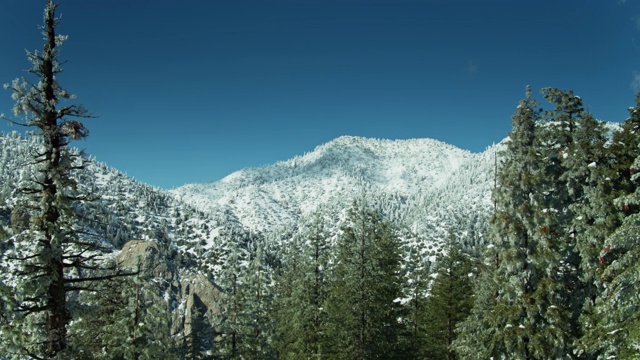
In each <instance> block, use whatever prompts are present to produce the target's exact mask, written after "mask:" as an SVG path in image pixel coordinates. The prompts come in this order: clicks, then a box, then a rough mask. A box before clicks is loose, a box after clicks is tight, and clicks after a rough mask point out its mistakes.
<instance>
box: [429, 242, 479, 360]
mask: <svg viewBox="0 0 640 360" xmlns="http://www.w3.org/2000/svg"><path fill="white" fill-rule="evenodd" d="M455 240H456V239H455V238H454V236H453V234H452V235H451V237H450V239H449V243H448V244H447V247H446V251H447V254H446V255H445V256H444V257H442V258H441V259H440V260H439V261H438V270H437V272H436V277H435V279H434V281H433V284H432V285H431V290H430V291H429V297H428V298H427V301H426V309H427V311H426V319H428V321H429V323H428V325H427V326H426V329H425V333H426V339H425V340H424V341H425V343H426V346H425V348H426V349H425V350H426V351H425V354H421V356H420V358H429V359H444V360H454V359H457V358H458V357H457V355H456V352H455V351H454V349H453V347H452V344H453V341H454V340H455V338H456V336H457V334H456V332H455V329H456V326H457V324H458V323H460V322H461V321H463V320H465V319H466V318H467V316H468V315H469V313H470V311H471V307H472V306H473V284H472V282H471V280H472V278H471V276H472V263H471V259H470V258H469V256H468V255H467V254H465V253H464V252H463V251H462V249H461V247H460V245H458V244H457V243H456V242H455Z"/></svg>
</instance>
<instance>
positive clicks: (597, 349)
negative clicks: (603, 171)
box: [580, 95, 640, 359]
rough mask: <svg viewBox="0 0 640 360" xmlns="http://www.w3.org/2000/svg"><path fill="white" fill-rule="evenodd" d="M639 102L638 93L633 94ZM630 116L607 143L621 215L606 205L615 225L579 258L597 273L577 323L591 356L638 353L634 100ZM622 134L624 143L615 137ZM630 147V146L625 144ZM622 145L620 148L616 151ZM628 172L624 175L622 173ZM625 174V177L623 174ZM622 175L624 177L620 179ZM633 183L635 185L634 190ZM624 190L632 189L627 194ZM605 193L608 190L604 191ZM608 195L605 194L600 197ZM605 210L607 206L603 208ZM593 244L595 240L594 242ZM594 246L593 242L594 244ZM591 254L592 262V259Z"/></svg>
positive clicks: (639, 111) (639, 166) (639, 216)
mask: <svg viewBox="0 0 640 360" xmlns="http://www.w3.org/2000/svg"><path fill="white" fill-rule="evenodd" d="M636 100H637V102H638V104H640V101H638V100H640V95H639V96H637V97H636ZM630 115H631V116H630V117H629V119H627V120H626V121H625V124H624V125H623V127H622V131H621V132H620V133H619V134H617V136H616V135H614V137H613V144H612V147H613V148H614V149H615V150H618V151H619V152H617V153H616V154H615V156H616V159H617V161H616V162H614V163H613V164H614V166H613V167H612V169H613V171H616V170H617V171H619V172H621V173H622V174H621V175H622V176H621V178H622V179H621V180H618V181H616V182H614V184H617V185H614V187H615V188H616V189H615V190H614V192H613V194H617V195H618V196H617V197H616V198H615V199H614V200H613V204H614V205H615V206H616V208H617V209H618V210H617V214H619V215H622V216H623V217H622V222H621V223H619V222H618V220H619V218H618V217H616V216H615V215H616V211H615V210H611V213H610V215H609V216H610V217H612V218H613V219H614V222H613V224H614V225H617V224H618V223H619V226H618V227H617V228H614V229H613V230H612V229H611V228H607V231H606V232H604V233H603V234H604V235H608V236H607V237H606V238H605V239H604V242H603V243H602V244H600V245H601V246H602V247H601V248H600V249H598V248H594V249H591V251H590V252H589V254H590V255H591V256H590V258H588V259H587V258H586V257H585V259H584V264H585V266H590V267H595V269H594V270H593V271H592V273H593V274H595V275H597V276H599V278H596V279H594V282H595V286H594V287H595V288H596V289H597V290H598V292H597V296H596V298H595V301H593V307H592V308H589V309H588V310H589V311H588V312H585V314H584V315H583V318H582V320H583V321H582V323H583V326H584V328H585V332H584V336H583V338H582V339H581V342H580V345H581V350H582V351H583V352H584V353H587V354H593V357H594V358H596V357H597V358H602V359H605V358H606V359H611V358H616V359H618V358H619V359H628V358H637V357H640V316H639V312H638V308H639V307H640V299H639V298H638V294H639V293H640V287H639V286H638V279H639V278H640V251H639V250H638V249H640V238H639V237H638V233H639V230H640V227H639V226H638V224H639V220H640V213H639V212H638V210H639V209H640V191H639V190H638V184H640V177H639V176H638V171H640V155H639V154H640V149H638V147H637V146H638V144H639V140H640V137H639V136H638V133H637V131H638V129H640V127H639V126H638V124H640V105H637V106H636V107H635V108H631V109H630ZM620 139H625V140H626V142H627V143H626V144H620V143H619V142H618V141H619V140H620ZM629 145H632V146H635V149H632V148H629V147H628V146H629ZM620 150H626V151H620ZM633 154H634V155H635V156H636V158H635V161H634V162H633V164H632V165H631V166H630V168H629V169H628V170H627V169H625V168H626V167H627V166H628V159H629V158H630V157H631V156H633ZM626 174H629V175H626ZM625 175H626V176H625ZM627 176H628V179H629V181H628V182H626V181H625V180H626V178H627ZM634 188H635V189H634ZM629 191H632V192H630V193H629ZM610 196H611V195H610ZM605 199H606V200H609V199H608V198H605ZM606 210H610V209H605V211H606ZM595 245H596V246H597V245H598V244H597V243H596V244H595ZM594 247H595V246H594ZM596 256H597V264H596V263H594V261H595V259H594V258H595V257H596Z"/></svg>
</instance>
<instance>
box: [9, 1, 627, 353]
mask: <svg viewBox="0 0 640 360" xmlns="http://www.w3.org/2000/svg"><path fill="white" fill-rule="evenodd" d="M56 7H57V5H56V4H54V3H53V2H52V1H51V0H48V1H47V6H46V9H45V16H44V24H43V26H42V31H43V35H44V37H45V45H44V47H43V49H42V51H41V52H33V53H29V54H28V58H29V60H30V61H31V64H32V66H33V67H32V69H31V70H30V73H31V74H32V75H33V76H34V77H35V79H36V81H28V80H24V79H18V80H15V81H14V82H12V83H11V84H9V85H7V88H9V89H10V90H11V91H12V92H13V95H12V96H13V99H14V100H15V102H16V105H15V107H14V109H13V110H14V111H13V113H14V117H13V118H5V120H7V121H9V122H11V123H14V124H18V125H24V126H26V127H28V128H30V129H32V131H31V132H29V135H28V137H29V140H24V139H22V138H21V137H20V136H17V135H12V136H3V138H2V141H3V144H4V145H5V146H6V148H8V149H13V150H15V151H16V153H12V154H9V155H6V153H3V154H4V155H3V157H2V159H0V161H2V164H3V168H7V167H8V165H7V164H9V163H10V162H11V161H12V160H13V159H15V158H20V159H25V163H23V164H21V165H22V167H21V168H20V169H19V170H18V171H17V173H18V175H19V181H17V182H15V183H12V184H9V182H13V180H9V179H13V178H10V177H8V175H7V173H5V172H4V171H3V172H2V173H0V175H1V176H0V179H2V181H3V184H2V187H1V189H0V190H1V191H0V195H1V196H2V200H3V201H4V202H5V204H3V205H2V207H0V210H1V213H0V219H1V220H2V226H1V227H0V240H1V242H0V266H1V273H0V359H4V358H6V359H28V358H33V359H52V358H55V359H159V358H163V359H172V358H175V359H447V360H451V359H489V358H493V359H565V358H575V359H618V358H619V359H629V358H638V357H640V319H639V314H640V312H639V310H638V307H639V306H640V297H639V296H638V294H640V291H639V290H640V289H638V287H639V286H640V285H639V282H638V279H639V278H640V263H639V260H640V253H639V251H640V250H639V249H640V246H639V245H640V244H638V242H639V241H640V239H639V237H638V234H639V233H640V232H639V231H638V230H639V229H638V227H639V226H640V215H639V214H640V188H638V185H639V184H640V150H639V146H640V133H639V130H640V95H639V96H638V97H637V98H636V102H637V103H636V106H635V107H632V108H630V109H629V118H628V119H626V120H625V121H624V122H623V123H622V124H621V125H619V126H618V125H612V124H606V123H603V122H601V121H599V120H597V119H596V118H595V117H594V115H592V114H591V113H590V112H589V111H588V110H585V106H584V102H583V100H582V99H581V98H580V97H578V96H576V95H575V94H574V93H573V92H572V91H570V90H559V89H555V88H544V89H542V90H541V97H542V99H543V100H544V101H545V106H542V105H541V104H540V103H539V102H538V101H537V100H535V98H534V95H533V92H532V90H531V89H530V88H529V87H527V88H526V91H525V96H524V99H523V100H522V101H520V103H519V104H517V106H516V108H515V111H514V114H513V116H512V130H511V132H510V133H509V134H508V138H507V141H506V142H505V143H504V144H503V146H501V149H502V150H501V151H500V153H499V154H498V156H497V157H496V163H495V168H496V171H495V174H493V175H494V181H495V185H494V189H493V193H492V201H493V209H492V212H491V214H490V219H488V222H487V224H486V229H487V233H486V234H484V235H482V236H480V235H481V233H482V232H483V231H484V230H483V229H482V230H478V231H469V229H467V228H465V229H459V228H455V226H451V227H450V228H449V229H447V231H448V235H447V236H446V239H445V241H442V243H441V244H440V245H439V246H441V248H440V249H438V251H435V252H433V251H431V249H429V250H428V251H427V249H424V248H421V246H420V245H416V244H423V243H420V242H415V241H412V240H415V239H412V237H415V236H414V235H411V234H410V232H408V231H407V229H406V228H402V227H400V226H397V224H396V223H394V222H393V221H392V220H393V219H392V218H393V217H394V216H395V217H398V216H400V215H398V214H396V213H394V212H393V210H392V209H391V208H390V207H389V206H387V205H388V202H385V201H381V199H380V198H378V197H376V196H375V194H369V193H367V192H366V191H363V192H362V194H359V195H358V196H356V200H354V201H352V202H350V203H349V204H348V205H347V207H346V208H345V209H344V211H341V212H338V213H335V212H330V211H324V209H322V208H319V209H318V210H316V211H315V212H314V213H313V214H312V215H311V216H307V219H305V221H300V222H297V223H295V224H293V225H291V226H286V227H282V228H278V229H274V230H273V231H271V232H270V235H269V236H263V235H260V234H255V233H251V232H248V231H244V230H243V229H242V227H241V226H239V225H237V224H235V223H234V222H233V221H230V220H229V218H228V217H225V216H223V215H214V214H206V213H203V212H201V211H198V210H195V209H192V208H188V207H181V208H180V210H178V208H172V207H171V203H172V201H175V200H172V199H170V198H169V196H168V195H167V196H166V197H163V196H158V195H157V194H156V193H155V192H154V191H152V190H151V189H149V188H147V187H145V186H143V185H136V188H135V189H136V190H135V191H136V192H135V196H130V195H123V196H122V198H117V197H116V196H114V195H111V197H112V198H111V199H106V200H105V199H104V197H102V198H101V197H100V196H96V194H95V193H94V192H95V189H93V188H91V187H89V186H88V185H87V184H88V183H89V181H88V180H86V179H85V178H84V176H87V175H86V174H87V172H86V171H87V169H91V171H92V172H93V176H94V177H102V178H106V177H109V180H108V181H107V182H109V183H111V185H112V186H117V184H119V182H118V181H119V180H118V178H119V177H121V175H117V174H116V175H114V174H110V173H108V172H106V170H104V169H102V168H101V167H99V166H96V165H95V164H93V163H92V162H90V161H89V160H88V159H87V157H85V156H84V154H82V153H81V152H79V151H77V150H75V149H74V148H72V147H70V144H71V142H72V141H74V140H79V139H82V138H84V137H86V136H87V135H88V131H87V130H86V129H85V127H84V125H83V123H82V122H81V121H80V120H81V119H84V118H87V117H91V114H90V113H89V112H88V111H87V110H85V109H84V108H83V107H81V106H79V105H75V104H73V103H72V100H73V97H72V96H71V95H70V94H69V93H68V92H67V91H66V90H64V89H63V88H62V87H61V86H60V85H59V83H58V76H57V75H58V74H59V73H61V72H62V69H61V68H60V62H59V60H58V58H59V52H58V47H59V46H60V45H61V44H62V43H63V42H64V40H65V37H64V36H61V35H58V34H57V33H56V26H57V24H58V21H59V19H58V18H56V16H55V10H56ZM25 143H26V144H27V145H28V146H27V147H24V148H23V147H20V146H22V145H20V146H18V144H25ZM7 144H9V145H7ZM19 149H24V150H20V151H19V153H18V150H19ZM5 165H7V166H5ZM101 169H102V170H101ZM103 170H104V171H105V172H104V173H102V172H100V171H103ZM85 180H86V181H85ZM122 191H123V194H124V191H125V190H124V189H122ZM104 201H111V202H108V204H111V205H109V206H108V207H101V206H100V205H99V204H104ZM407 201H409V200H407ZM410 201H414V202H415V201H417V200H416V199H412V200H410ZM125 204H126V205H125ZM134 207H140V208H145V209H153V210H152V211H151V210H150V212H154V213H155V214H156V215H151V214H150V213H149V214H145V215H140V214H138V215H136V219H135V220H134V219H131V222H127V221H125V220H123V219H124V218H126V217H128V216H131V215H132V214H133V213H129V212H128V211H129V209H130V208H134ZM157 214H160V215H157ZM213 218H215V221H213V220H211V219H213ZM474 221H475V220H474ZM223 222H225V223H226V225H224V226H217V227H216V228H215V230H214V229H213V226H214V225H212V224H218V225H219V224H220V223H223ZM452 223H456V222H452ZM457 223H464V222H461V221H458V222H457ZM336 224H339V225H338V226H336ZM212 232H216V239H217V240H216V242H215V243H211V242H208V241H205V240H206V239H209V238H210V237H211V236H212V235H211V234H212ZM461 234H466V235H465V236H471V237H478V238H476V239H472V240H469V239H468V238H465V239H464V241H463V240H462V239H461ZM270 237H279V238H280V239H285V241H280V242H276V241H272V240H273V239H271V238H270ZM136 238H137V239H146V240H148V241H149V242H152V243H153V244H152V245H149V244H146V245H144V244H143V242H142V241H140V242H138V243H135V244H134V245H131V244H129V247H128V248H127V249H132V248H133V246H136V245H139V246H143V245H144V246H146V249H148V250H149V251H150V252H146V253H144V254H146V255H148V254H153V256H154V259H153V261H152V260H150V259H149V258H142V257H141V256H137V257H136V256H133V257H130V258H129V259H128V260H127V261H128V263H127V265H126V266H125V264H124V263H125V261H124V260H122V259H123V257H122V256H121V255H120V254H119V251H120V250H121V249H123V247H126V246H127V245H125V243H126V242H127V241H128V240H131V239H136ZM276 243H279V244H285V245H284V246H275V245H274V244H276ZM122 252H125V251H124V250H123V251H122ZM434 254H438V256H437V257H436V256H434ZM147 257H148V256H147ZM159 268H161V273H162V274H164V275H163V276H164V277H158V276H156V275H158V274H159V273H160V272H158V269H159ZM176 268H182V269H187V270H185V271H187V272H189V273H190V274H192V275H193V276H194V277H193V278H187V279H188V281H186V282H184V283H185V284H188V286H186V285H184V286H183V285H181V284H180V283H179V281H178V280H176V278H175V275H171V274H175V273H176V271H175V269H176ZM167 274H169V275H167ZM172 276H174V277H172ZM197 276H199V277H197ZM193 279H204V282H208V283H209V284H215V286H210V287H208V288H207V289H208V290H207V291H209V293H210V294H211V296H212V298H214V299H215V309H214V306H212V305H211V304H210V299H204V298H202V297H201V295H197V296H196V295H194V294H201V293H200V292H197V291H196V290H195V289H196V288H198V286H201V284H200V283H198V282H196V281H195V280H193ZM180 286H183V287H184V289H186V290H184V291H183V290H178V288H179V287H180ZM179 291H183V292H186V293H187V294H190V296H189V297H188V301H184V302H177V301H174V300H172V299H173V298H172V296H173V295H172V292H173V293H176V292H179ZM178 313H179V314H182V315H183V317H182V318H181V317H180V316H177V315H176V314H178ZM176 329H179V331H177V330H176Z"/></svg>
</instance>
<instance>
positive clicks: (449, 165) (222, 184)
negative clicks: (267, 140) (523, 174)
mask: <svg viewBox="0 0 640 360" xmlns="http://www.w3.org/2000/svg"><path fill="white" fill-rule="evenodd" d="M482 159H484V157H483V156H482V154H472V153H470V152H469V151H466V150H462V149H459V148H457V147H455V146H452V145H449V144H446V143H443V142H440V141H437V140H433V139H407V140H387V139H371V138H365V137H358V136H341V137H338V138H336V139H334V140H331V141H329V142H327V143H325V144H322V145H319V146H317V147H316V148H315V149H314V150H313V151H311V152H308V153H306V154H303V155H300V156H296V157H294V158H292V159H289V160H286V161H280V162H277V163H275V164H272V165H266V166H262V167H259V168H247V169H243V170H240V171H237V172H234V173H233V174H231V175H229V176H227V177H225V178H223V179H222V180H220V181H217V182H213V183H210V184H188V185H185V186H183V187H180V188H177V189H175V190H172V193H173V194H174V195H175V196H176V197H178V198H179V199H181V200H184V201H186V202H188V203H191V204H193V205H195V206H197V207H199V208H201V209H203V210H210V211H216V210H225V211H227V212H231V213H233V214H234V215H235V216H236V217H237V218H238V219H242V220H241V221H242V222H243V224H244V225H245V226H247V227H249V228H253V229H256V230H263V229H266V228H268V227H269V226H273V224H283V223H286V222H287V221H294V220H297V219H298V218H299V217H300V216H304V215H306V214H308V213H310V212H313V211H314V210H315V209H317V208H318V206H324V205H332V206H335V205H336V204H338V206H337V207H338V208H340V207H342V206H343V205H344V206H347V205H348V202H351V200H352V199H353V197H354V196H357V195H358V194H361V193H362V192H367V193H372V194H375V195H374V196H376V197H381V198H386V197H394V196H400V197H403V198H407V199H408V198H411V197H416V196H418V195H419V194H420V193H425V192H429V191H435V189H438V188H440V187H445V186H448V185H449V184H450V183H452V179H451V177H452V176H455V174H458V173H459V170H460V169H462V168H470V167H474V166H478V165H479V164H484V162H486V161H484V160H482ZM474 162H476V163H477V164H476V165H473V163H474ZM458 175H459V174H458Z"/></svg>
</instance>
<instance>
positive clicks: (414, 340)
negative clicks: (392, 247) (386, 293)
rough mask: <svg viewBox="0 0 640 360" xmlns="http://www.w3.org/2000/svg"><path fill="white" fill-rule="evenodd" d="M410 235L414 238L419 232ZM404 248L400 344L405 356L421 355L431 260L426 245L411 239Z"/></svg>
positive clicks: (425, 354)
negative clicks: (404, 301) (402, 315)
mask: <svg viewBox="0 0 640 360" xmlns="http://www.w3.org/2000/svg"><path fill="white" fill-rule="evenodd" d="M412 237H413V238H417V237H418V235H413V236H412ZM405 248H406V249H405V261H404V262H403V265H404V267H405V278H406V281H405V286H404V292H405V294H406V296H407V299H408V300H407V301H406V303H405V304H404V308H405V317H404V318H403V323H404V325H405V330H406V332H405V334H404V336H403V337H402V339H401V341H402V346H403V347H404V348H405V349H407V356H408V357H411V358H418V359H423V358H427V357H428V351H427V349H426V343H427V342H426V341H425V339H426V338H427V334H426V330H427V329H428V327H429V326H430V324H431V319H429V315H428V312H427V307H426V298H427V296H428V294H429V285H430V282H431V278H430V276H429V275H430V274H431V267H432V263H431V262H430V261H429V254H428V253H427V252H426V249H425V248H423V247H421V246H415V244H414V243H409V244H407V245H406V246H405Z"/></svg>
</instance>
